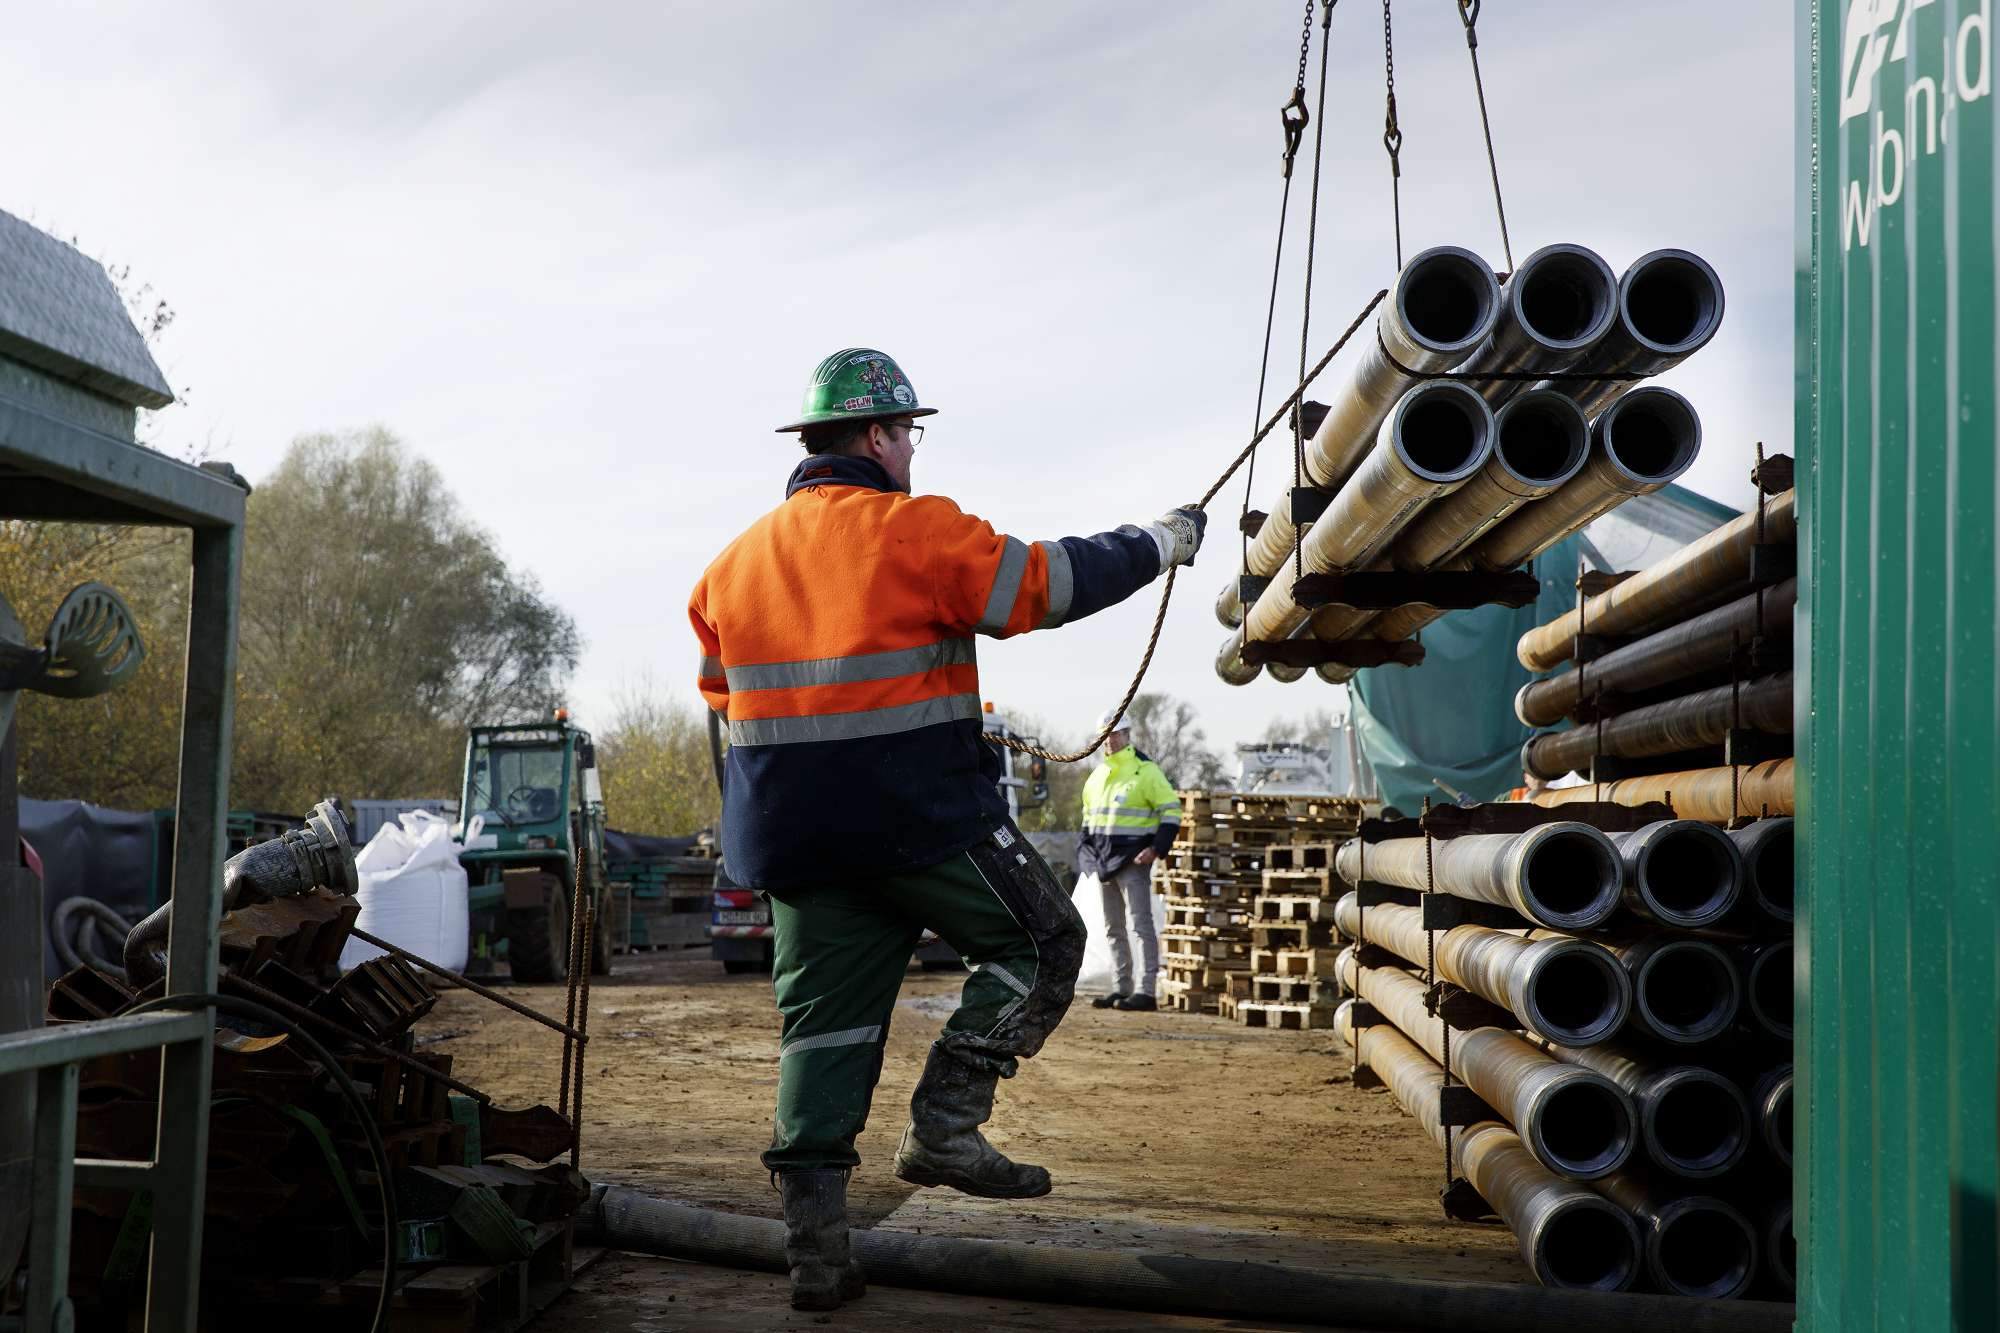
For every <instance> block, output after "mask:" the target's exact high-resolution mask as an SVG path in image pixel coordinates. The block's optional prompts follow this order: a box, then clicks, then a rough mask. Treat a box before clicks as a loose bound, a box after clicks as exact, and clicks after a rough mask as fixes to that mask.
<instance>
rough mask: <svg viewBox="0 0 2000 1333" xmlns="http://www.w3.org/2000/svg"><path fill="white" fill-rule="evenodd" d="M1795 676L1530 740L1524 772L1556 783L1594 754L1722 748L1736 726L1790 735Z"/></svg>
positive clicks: (1634, 755) (1727, 688)
mask: <svg viewBox="0 0 2000 1333" xmlns="http://www.w3.org/2000/svg"><path fill="white" fill-rule="evenodd" d="M1792 720H1793V719H1792V673H1791V672H1789V671H1781V672H1779V673H1778V674H1777V675H1775V676H1766V677H1764V678H1763V679H1761V680H1758V681H1755V682H1752V683H1751V684H1748V685H1744V686H1742V687H1740V689H1739V687H1737V686H1734V685H1718V686H1716V687H1715V688H1714V689H1709V690H1702V691H1699V692H1698V693H1695V694H1689V695H1684V696H1682V697H1681V698H1678V699H1669V700H1667V701H1666V702H1665V703H1657V704H1648V705H1647V706H1646V707H1644V708H1635V709H1633V710H1632V711H1631V712H1629V713H1620V714H1619V715H1618V716H1616V717H1613V718H1607V719H1605V721H1604V722H1603V723H1602V725H1600V726H1594V727H1572V728H1570V729H1569V730H1568V731H1555V732H1545V733H1543V734H1541V735H1538V736H1531V737H1529V738H1528V741H1527V743H1526V744H1524V745H1523V746H1522V747H1521V767H1522V768H1523V769H1524V770H1525V771H1526V772H1527V773H1528V774H1529V775H1530V776H1531V777H1536V778H1540V779H1542V780H1543V781H1545V782H1547V781H1553V780H1554V779H1556V778H1559V777H1561V776H1562V775H1563V774H1565V773H1569V772H1572V771H1574V772H1578V773H1582V772H1586V771H1587V770H1588V769H1589V768H1590V760H1591V756H1592V755H1593V754H1606V755H1616V756H1618V757H1621V758H1628V759H1640V758H1645V757H1647V756H1649V755H1661V754H1678V753H1680V752H1681V751H1683V750H1694V749H1699V748H1701V747H1703V746H1708V745H1719V744H1721V743H1722V742H1723V741H1724V740H1725V739H1726V738H1727V737H1728V735H1729V733H1730V731H1731V729H1732V728H1734V727H1738V726H1740V727H1742V728H1744V729H1746V730H1751V731H1762V732H1767V733H1772V734H1776V735H1788V734H1790V732H1791V730H1792Z"/></svg>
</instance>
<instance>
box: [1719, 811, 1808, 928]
mask: <svg viewBox="0 0 2000 1333" xmlns="http://www.w3.org/2000/svg"><path fill="white" fill-rule="evenodd" d="M1729 836H1730V838H1732V839H1733V840H1734V841H1735V843H1736V850H1737V851H1738V852H1739V853H1740V854H1741V855H1742V857H1743V884H1744V889H1745V893H1744V895H1743V896H1744V900H1745V901H1746V902H1747V903H1749V904H1750V905H1751V906H1752V907H1753V908H1754V909H1755V910H1756V911H1757V912H1758V913H1760V914H1761V915H1762V916H1763V917H1765V918H1766V919H1768V920H1769V921H1771V922H1774V923H1776V924H1779V925H1784V926H1789V925H1790V924H1791V921H1792V866H1793V846H1792V839H1793V830H1792V821H1791V819H1790V817H1783V818H1778V819H1760V820H1757V821H1756V822H1755V823H1751V824H1745V825H1744V826H1743V827H1742V828H1739V829H1736V830H1734V831H1733V832H1731V833H1730V835H1729Z"/></svg>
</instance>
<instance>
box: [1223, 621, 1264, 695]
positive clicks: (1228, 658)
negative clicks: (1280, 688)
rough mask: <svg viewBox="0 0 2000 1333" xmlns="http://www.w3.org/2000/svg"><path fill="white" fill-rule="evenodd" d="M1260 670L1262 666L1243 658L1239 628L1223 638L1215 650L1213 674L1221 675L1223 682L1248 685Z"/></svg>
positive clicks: (1241, 633)
mask: <svg viewBox="0 0 2000 1333" xmlns="http://www.w3.org/2000/svg"><path fill="white" fill-rule="evenodd" d="M1261 671H1262V668H1260V667H1256V666H1253V665H1251V664H1250V663H1248V662H1246V661H1244V660H1243V631H1242V630H1240V629H1239V630H1237V631H1236V632H1235V633H1234V634H1232V635H1230V636H1229V637H1228V638H1226V639H1224V640H1223V641H1222V647H1221V648H1219V649H1217V650H1216V654H1215V674H1216V675H1218V676H1220V677H1222V679H1223V681H1224V683H1225V684H1229V685H1248V684H1249V683H1250V682H1251V681H1253V680H1255V679H1257V677H1258V675H1259V674H1261Z"/></svg>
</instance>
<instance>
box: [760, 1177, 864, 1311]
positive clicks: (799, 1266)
mask: <svg viewBox="0 0 2000 1333" xmlns="http://www.w3.org/2000/svg"><path fill="white" fill-rule="evenodd" d="M778 1193H779V1194H780V1196H781V1197H782V1198H783V1199H784V1201H785V1262H786V1263H787V1264H789V1265H791V1269H792V1308H793V1309H794V1310H837V1309H839V1308H840V1303H841V1302H842V1301H851V1300H854V1299H855V1298H856V1297H858V1296H860V1295H861V1294H862V1293H863V1292H865V1291H866V1290H867V1285H866V1283H865V1282H864V1281H863V1279H862V1275H861V1265H860V1264H857V1263H855V1262H854V1260H853V1259H852V1258H851V1257H850V1256H849V1254H848V1252H847V1172H845V1171H785V1172H782V1173H780V1174H779V1176H778Z"/></svg>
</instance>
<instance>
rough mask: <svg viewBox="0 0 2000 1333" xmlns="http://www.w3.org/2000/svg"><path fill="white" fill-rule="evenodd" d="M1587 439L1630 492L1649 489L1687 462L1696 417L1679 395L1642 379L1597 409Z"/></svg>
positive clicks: (1696, 444)
mask: <svg viewBox="0 0 2000 1333" xmlns="http://www.w3.org/2000/svg"><path fill="white" fill-rule="evenodd" d="M1591 438H1592V440H1593V441H1594V442H1595V444H1596V445H1597V447H1598V448H1599V449H1600V450H1602V451H1603V454H1604V457H1605V459H1606V460H1607V461H1608V462H1609V463H1610V464H1611V466H1612V468H1613V470H1614V471H1615V472H1617V473H1618V474H1619V475H1620V477H1621V478H1622V484H1621V487H1620V489H1622V490H1625V491H1627V492H1628V493H1630V494H1633V495H1640V494H1644V493H1645V492H1647V491H1655V490H1658V489H1659V488H1660V487H1662V486H1665V485H1666V484H1667V483H1668V482H1671V481H1673V480H1674V479H1675V478H1676V477H1678V476H1680V475H1681V473H1683V472H1686V471H1687V470H1688V468H1690V467H1691V466H1693V464H1694V460H1695V456H1696V455H1697V454H1699V453H1700V452H1701V416H1700V414H1699V413H1697V412H1696V411H1695V410H1694V404H1693V403H1690V402H1689V401H1688V400H1687V399H1686V398H1685V397H1684V396H1683V395H1681V394H1678V393H1676V392H1674V391H1673V390H1672V389H1668V388H1664V387H1662V386H1660V385H1658V384H1645V385H1641V386H1640V387H1638V388H1636V389H1634V390H1632V391H1631V392H1630V393H1627V394H1625V395H1624V396H1623V397H1621V398H1619V399H1618V401H1617V402H1615V403H1613V404H1611V406H1609V407H1607V408H1605V409H1604V410H1603V411H1602V412H1600V413H1598V414H1597V420H1596V421H1594V422H1592V423H1591Z"/></svg>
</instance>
